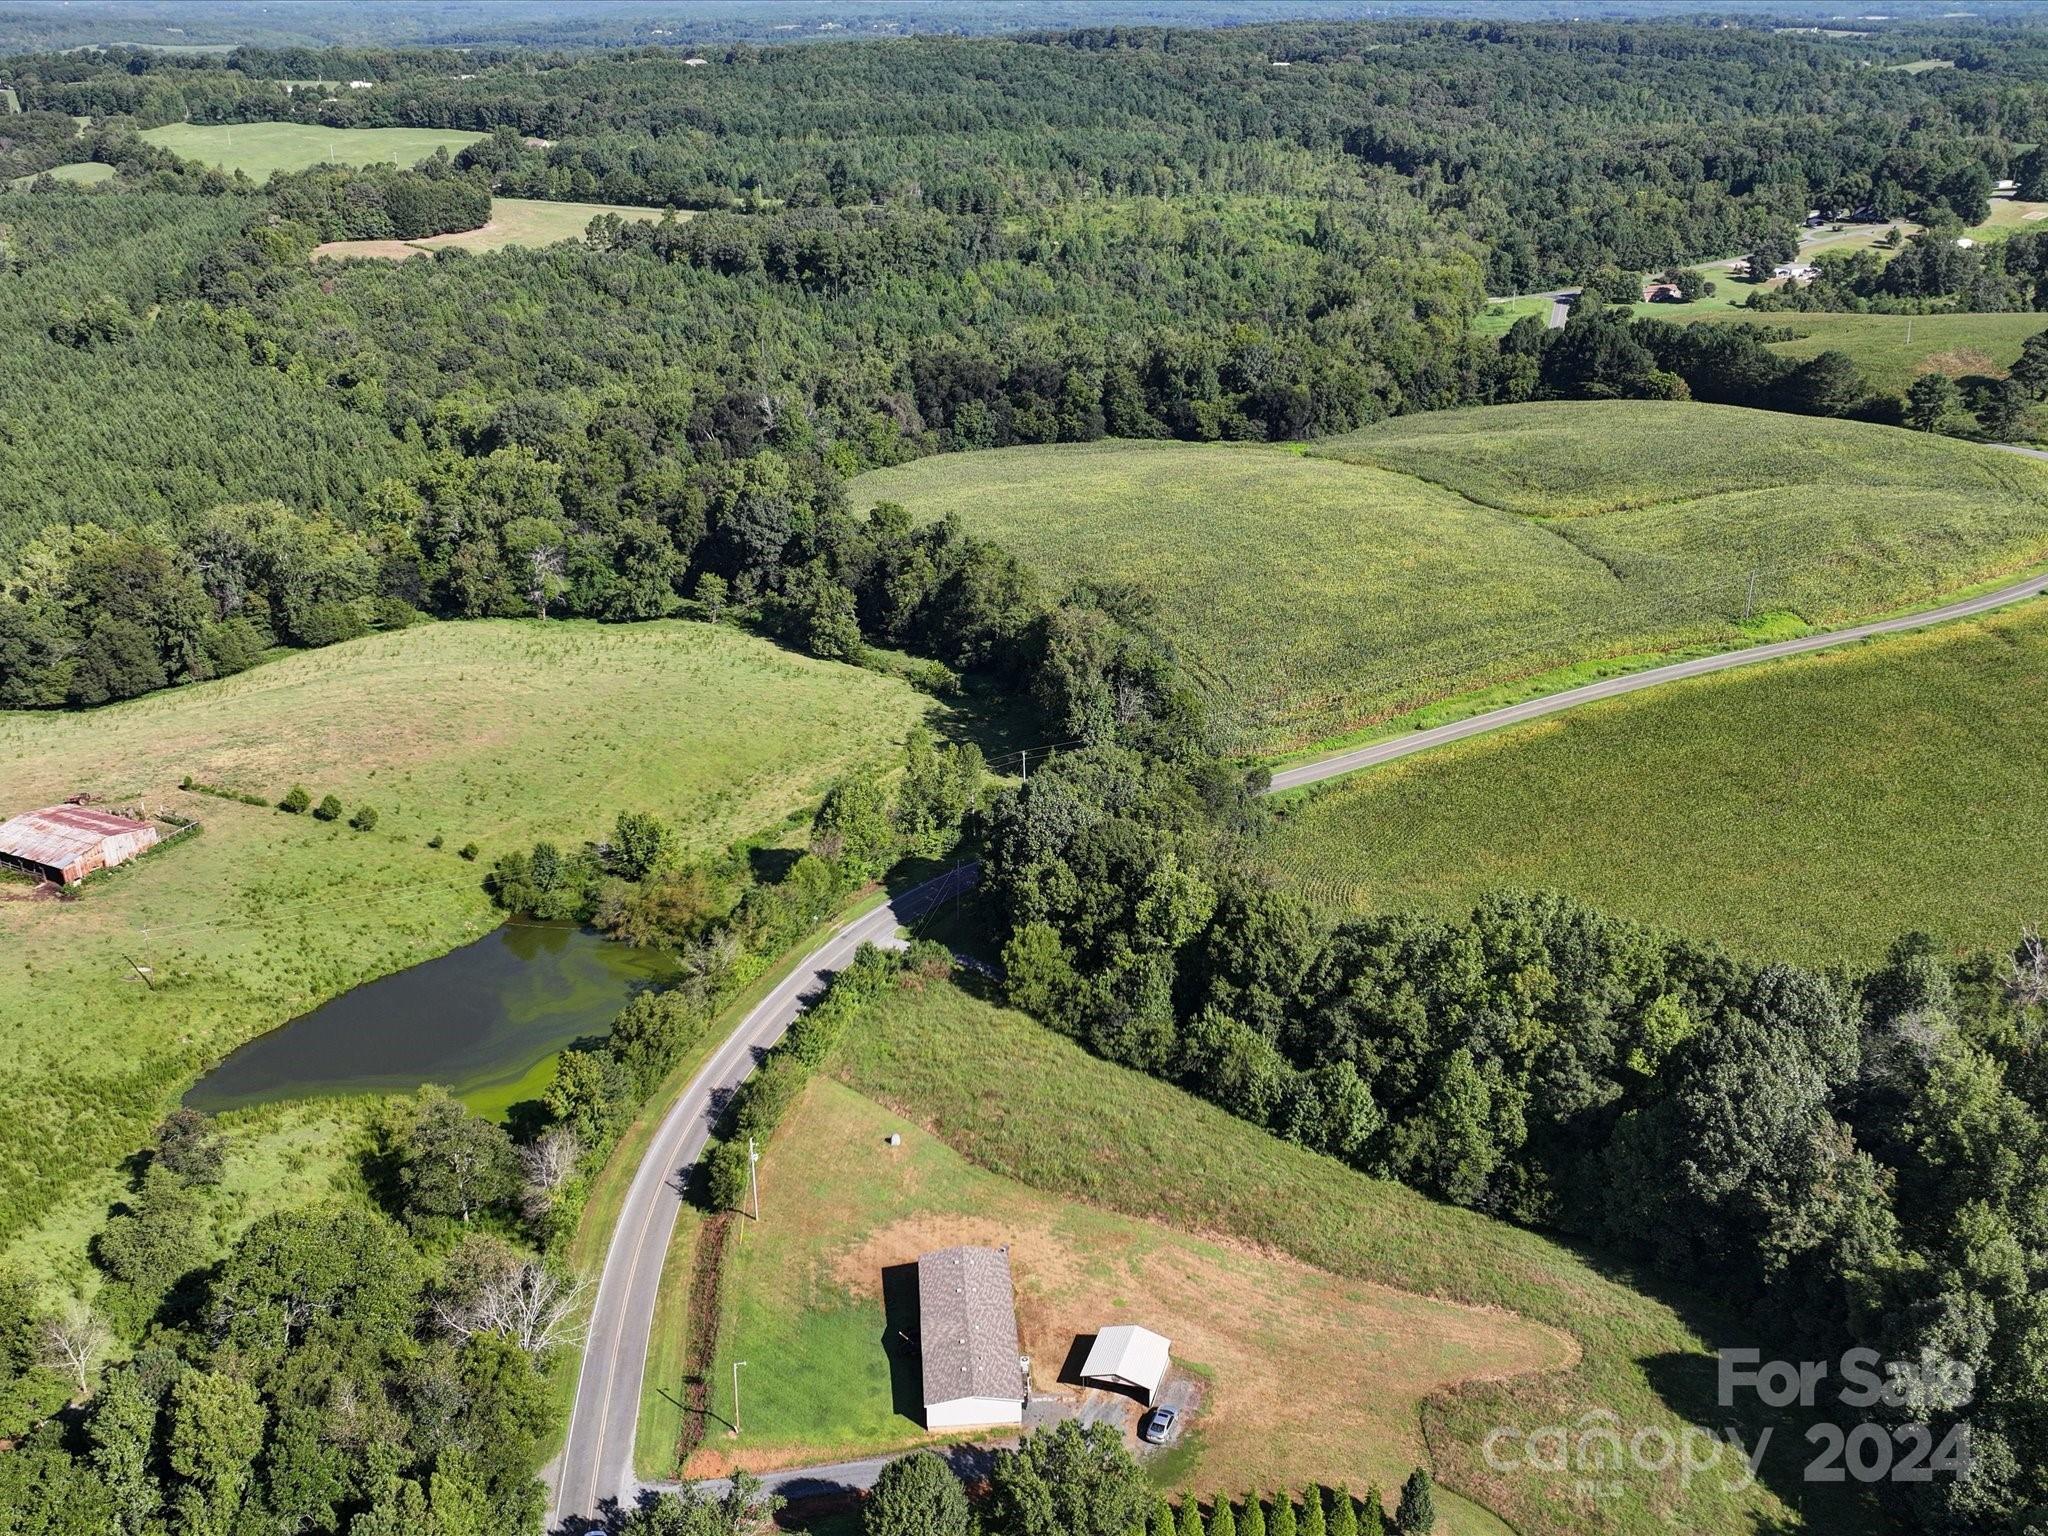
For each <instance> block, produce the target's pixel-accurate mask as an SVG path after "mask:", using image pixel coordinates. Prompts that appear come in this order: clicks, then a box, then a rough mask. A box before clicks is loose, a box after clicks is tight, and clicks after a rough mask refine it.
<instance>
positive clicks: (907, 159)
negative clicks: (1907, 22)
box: [9, 22, 2048, 293]
mask: <svg viewBox="0 0 2048 1536" xmlns="http://www.w3.org/2000/svg"><path fill="white" fill-rule="evenodd" d="M1978 49H1979V52H1978V53H1977V54H1973V56H1972V59H1971V62H1972V64H1973V65H1975V66H1976V67H1972V68H1969V69H1962V68H1958V69H1953V70H1936V71H1928V72H1925V73H1908V72H1904V71H1900V70H1894V69H1883V68H1873V67H1871V62H1872V61H1871V60H1870V59H1868V58H1866V57H1860V56H1858V55H1857V54H1856V53H1854V52H1845V51H1844V50H1841V49H1838V48H1833V47H1829V46H1826V45H1825V44H1824V43H1823V42H1822V41H1821V40H1819V39H1809V38H1800V37H1796V36H1779V35H1774V34H1771V33H1768V32H1763V31H1757V30H1746V29H1745V30H1731V31H1717V30H1702V29H1700V28H1696V27H1680V26H1671V27H1601V26H1584V25H1582V26H1578V27H1573V28H1570V29H1569V30H1566V29H1562V28H1556V27H1537V26H1519V25H1510V24H1506V23H1501V22H1474V23H1455V22H1439V23H1427V22H1414V23H1407V24H1387V25H1384V26H1380V27H1376V28H1373V29H1370V30H1365V29H1360V28H1357V27H1344V26H1335V25H1322V26H1302V27H1293V28H1286V29H1273V30H1266V29H1250V30H1246V31H1242V32H1221V33H1216V32H1194V31H1174V32H1159V31H1145V30H1141V29H1125V28H1115V29H1099V30H1094V31H1088V30H1083V31H1077V32H1070V33H1063V34H1058V35H1046V36H1042V37H1039V38H1035V39H1033V40H1031V41H1028V42H1021V43H1020V42H1013V41H980V40H939V39H920V40H911V41H905V42H902V43H898V44H893V45H875V46H867V47H834V48H827V49H819V48H784V49H767V50H756V49H751V48H747V47H744V46H736V47H733V48H729V49H725V50H722V51H720V52H719V54H718V57H717V58H716V59H715V61H707V63H706V64H704V65H702V66H692V65H691V64H689V63H688V62H686V60H685V59H683V58H682V57H679V56H678V54H679V51H670V50H649V51H642V52H639V53H634V54H610V55H597V56H588V55H577V54H562V55H559V56H554V57H548V58H546V59H544V60H543V61H542V66H543V67H538V68H526V67H518V68H514V67H499V68H490V67H482V68H480V67H479V66H480V65H484V66H488V65H489V64H491V63H492V62H493V61H492V59H491V58H490V57H489V56H488V55H486V56H484V57H482V58H478V57H473V56H471V55H467V54H464V53H460V52H455V51H444V52H440V53H426V54H397V55H390V56H386V57H383V58H379V57H377V56H363V55H342V56H339V57H327V56H322V55H318V54H311V53H308V52H306V51H303V50H285V51H279V52H265V51H262V50H255V49H245V50H240V51H238V52H236V53H233V54H229V55H225V56H222V57H221V58H220V59H218V60H217V61H213V62H211V63H209V64H208V65H207V66H206V67H193V65H194V62H195V61H194V60H192V59H191V58H190V56H185V57H179V56H176V55H171V56H155V55H142V56H140V57H138V58H134V59H131V60H130V61H128V62H129V67H128V68H123V69H113V68H108V67H106V64H105V63H104V62H102V61H101V60H99V59H98V58H96V57H94V56H91V55H76V54H72V55H58V56H54V57H51V56H38V57H30V58H24V59H20V60H17V61H12V62H11V63H10V65H9V80H10V83H11V84H13V85H14V86H15V88H16V90H17V91H18V92H19V93H20V95H21V98H22V104H23V106H24V107H26V108H28V109H31V110H46V111H55V112H63V113H76V114H95V115H99V116H104V117H108V118H112V119H120V120H126V121H130V122H132V123H133V124H135V125H137V126H142V127H147V126H152V125H154V124H158V123H166V122H176V121H181V120H184V119H187V118H189V119H191V120H193V121H196V122H249V121H261V120H271V119H287V120H302V121H313V122H324V123H330V124H334V125H338V126H385V125H414V126H432V127H446V128H472V129H476V130H479V131H490V130H493V129H497V128H500V127H503V128H506V129H508V130H511V131H512V132H511V134H510V136H508V137H507V138H505V139H502V140H498V141H495V142H494V144H493V146H492V148H491V150H490V151H489V153H490V156H491V162H490V163H491V164H492V168H493V171H494V174H495V175H496V176H497V177H498V178H499V180H500V189H501V190H503V191H506V192H510V193H515V194H518V195H540V196H552V197H570V198H585V199H601V200H604V201H611V202H624V203H639V204H645V205H648V206H654V207H660V206H663V205H670V204H672V205H674V206H677V207H683V208H713V207H727V206H734V205H750V204H751V203H753V202H757V201H762V200H766V201H772V202H776V203H785V204H789V205H792V206H799V207H801V206H817V205H823V204H831V205H834V206H839V207H852V206H857V205H870V204H874V203H878V202H880V203H904V202H908V203H912V204H916V205H920V206H929V207H937V208H941V209H945V210H947V211H962V210H974V211H982V212H991V213H999V214H1011V213H1015V212H1018V211H1021V210H1024V209H1028V208H1032V207H1043V206H1047V205H1049V204H1053V203H1060V202H1068V201H1071V200H1073V199H1076V198H1087V199H1090V200H1096V199H1101V198H1105V197H1106V198H1119V197H1131V196H1157V197H1185V196H1188V195H1190V194H1197V193H1209V194H1245V193H1250V192H1257V193H1260V194H1264V195H1267V196H1276V195H1282V196H1289V197H1298V198H1303V199H1307V200H1309V202H1310V203H1313V202H1315V201H1316V200H1318V199H1320V198H1322V197H1323V196H1325V195H1326V193H1327V192H1329V191H1330V187H1329V184H1330V182H1331V181H1332V179H1333V178H1335V179H1336V180H1337V181H1338V183H1339V185H1338V187H1337V188H1336V189H1335V195H1337V196H1338V197H1341V196H1342V183H1343V182H1344V181H1345V180H1348V179H1350V177H1351V176H1352V175H1355V174H1356V173H1357V172H1358V171H1359V170H1362V169H1364V168H1378V169H1381V170H1385V171H1388V172H1392V173H1394V175H1395V177H1396V178H1398V181H1399V184H1400V185H1401V186H1402V187H1403V189H1404V191H1405V192H1406V193H1407V195H1408V196H1410V197H1412V198H1413V199H1414V200H1416V201H1417V202H1418V203H1419V204H1420V205H1421V206H1422V207H1423V208H1424V209H1425V210H1426V211H1427V213H1428V214H1429V215H1430V218H1431V222H1432V225H1433V227H1435V228H1439V229H1443V230H1450V231H1456V232H1458V233H1461V234H1464V235H1467V236H1469V237H1471V238H1472V239H1474V240H1476V241H1477V242H1479V244H1480V248H1481V250H1482V252H1483V256H1484V260H1485V263H1486V266H1485V274H1486V284H1487V286H1488V288H1489V290H1490V291H1491V292H1494V293H1516V292H1522V291H1524V290H1527V289H1530V288H1535V287H1539V286H1543V285H1545V284H1549V283H1555V282H1564V281H1569V280H1572V279H1574V278H1576V277H1578V276H1580V275H1581V274H1582V272H1583V271H1584V269H1586V268H1587V267H1589V266H1592V265H1594V264H1597V263H1598V262H1600V261H1602V260H1608V261H1615V262H1619V263H1620V264H1621V265H1622V266H1623V267H1624V268H1626V269H1630V270H1644V269H1648V268H1652V267H1662V266H1664V265H1666V264H1668V263H1671V262H1674V261H1685V260H1690V259H1694V258H1698V257H1704V256H1712V255H1724V254H1728V253H1730V252H1735V251H1741V250H1746V249H1747V248H1748V247H1749V245H1750V244H1751V243H1752V241H1753V240H1754V239H1755V238H1756V237H1757V236H1758V235H1759V234H1760V233H1761V232H1763V231H1764V230H1765V229H1767V228H1769V227H1772V226H1774V225H1778V224H1785V223H1788V222H1789V223H1796V222H1797V221H1799V220H1800V219H1802V218H1803V217H1804V215H1805V213H1806V210H1807V209H1808V208H1810V207H1826V208H1850V209H1853V208H1861V207H1866V206H1868V207H1872V208H1874V209H1876V210H1877V211H1878V212H1880V213H1884V214H1903V215H1912V216H1915V217H1919V216H1922V215H1926V214H1932V213H1937V212H1940V211H1943V210H1947V209H1949V208H1951V207H1952V206H1953V205H1954V204H1955V202H1956V201H1957V200H1958V199H1961V200H1964V201H1967V200H1968V199H1969V198H1971V197H1974V196H1981V194H1982V192H1983V191H1984V190H1987V189H1988V186H1989V181H1990V179H1991V178H1994V177H1999V176H2003V175H2005V174H2006V172H2007V169H2008V166H2009V164H2010V163H2011V162H2013V161H2014V160H2016V159H2017V157H2018V154H2019V152H2020V149H2021V148H2022V147H2024V146H2029V145H2032V144H2034V143H2037V142H2039V141H2040V140H2041V139H2043V138H2044V137H2048V133H2044V132H2043V131H2042V126H2041V125H2042V121H2043V117H2042V113H2043V106H2042V96H2041V92H2042V86H2041V84H2040V72H2039V68H2038V66H2039V65H2040V63H2041V62H2042V57H2041V53H2040V45H2039V42H2038V40H2037V39H2036V38H2035V37H2034V35H2033V34H2031V33H2028V32H2016V33H2011V34H2004V35H2001V36H2000V39H1999V44H1998V46H1997V47H1996V48H1987V47H1984V46H1983V45H1981V44H1980V45H1978ZM1951 51H1952V52H1956V53H1960V52H1961V51H1962V49H1961V48H1960V47H1959V46H1955V45H1952V46H1951ZM525 62H527V63H531V62H532V61H531V60H528V61H525ZM1282 64H1284V65H1285V66H1286V67H1285V68H1284V69H1283V68H1279V67H1276V66H1277V65H1282ZM309 75H310V77H312V78H316V79H317V78H340V79H348V78H367V79H372V80H377V81H380V82H382V83H381V84H380V85H379V86H378V88H377V89H375V90H367V91H343V92H340V93H338V94H324V95H323V94H322V93H319V92H313V91H305V90H303V89H299V88H297V87H296V86H295V85H288V84H287V82H292V81H297V80H303V79H306V78H308V77H309ZM990 80H999V81H1001V82H1002V89H1001V90H996V91H991V90H989V89H988V88H987V83H988V82H989V81H990ZM526 139H540V140H546V141H548V142H546V143H545V144H541V145H523V144H521V143H520V142H519V141H523V140H526ZM825 145H829V146H830V148H829V149H823V150H821V146H825Z"/></svg>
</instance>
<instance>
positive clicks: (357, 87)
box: [348, 80, 377, 91]
mask: <svg viewBox="0 0 2048 1536" xmlns="http://www.w3.org/2000/svg"><path fill="white" fill-rule="evenodd" d="M376 83H377V82H376V81H374V80H351V81H349V83H348V88H349V89H350V90H352V91H367V90H369V89H370V87H372V86H373V85H375V84H376Z"/></svg>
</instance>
